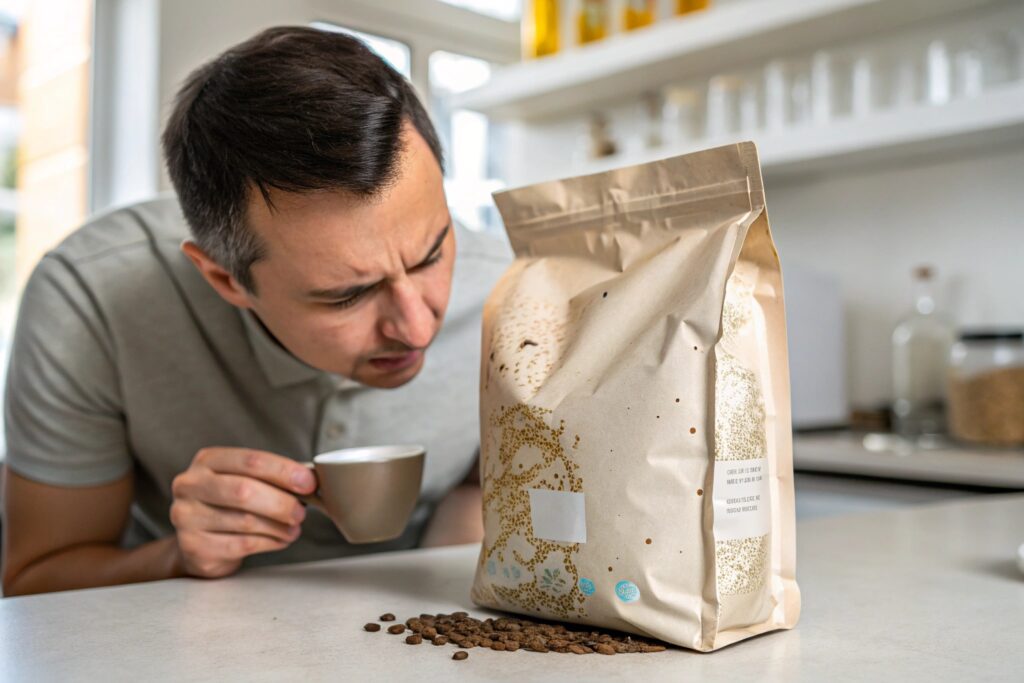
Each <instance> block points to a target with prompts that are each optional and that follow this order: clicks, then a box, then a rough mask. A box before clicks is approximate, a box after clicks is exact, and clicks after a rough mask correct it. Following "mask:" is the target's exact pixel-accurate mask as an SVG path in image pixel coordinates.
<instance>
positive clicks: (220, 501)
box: [178, 473, 306, 526]
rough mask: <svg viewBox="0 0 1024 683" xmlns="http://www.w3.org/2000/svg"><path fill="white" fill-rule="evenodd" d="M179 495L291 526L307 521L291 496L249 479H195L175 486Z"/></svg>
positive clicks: (223, 476) (213, 476) (222, 476)
mask: <svg viewBox="0 0 1024 683" xmlns="http://www.w3.org/2000/svg"><path fill="white" fill-rule="evenodd" d="M178 495H180V496H182V497H187V498H193V499H197V500H199V501H202V502H203V503H206V504H207V505H212V506H215V507H218V508H228V509H231V510H237V511H240V512H248V513H252V514H256V515H261V516H263V517H266V518H268V519H272V520H274V521H276V522H279V523H281V524H284V525H285V526H293V525H295V524H299V523H300V522H302V520H303V519H305V518H306V510H305V508H304V507H303V506H302V504H301V503H300V502H299V500H298V499H297V498H296V497H295V496H293V495H292V494H290V493H287V492H285V491H282V490H281V489H279V488H277V487H275V486H271V485H270V484H267V483H266V482H263V481H260V480H259V479H253V478H252V477H246V476H241V475H237V474H215V473H210V474H208V475H207V476H203V477H195V478H192V479H188V480H186V481H185V482H184V483H182V484H180V485H179V486H178Z"/></svg>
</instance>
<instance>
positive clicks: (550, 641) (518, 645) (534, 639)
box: [364, 612, 665, 659]
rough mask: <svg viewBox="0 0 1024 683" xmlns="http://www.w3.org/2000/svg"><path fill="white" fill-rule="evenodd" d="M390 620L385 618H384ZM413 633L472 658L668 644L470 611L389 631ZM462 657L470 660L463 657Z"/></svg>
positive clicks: (637, 649) (623, 650)
mask: <svg viewBox="0 0 1024 683" xmlns="http://www.w3.org/2000/svg"><path fill="white" fill-rule="evenodd" d="M386 616H391V617H393V616H394V615H391V614H387V615H381V619H384V617H386ZM406 627H408V629H409V630H410V631H412V634H411V635H408V636H407V637H406V639H405V642H407V643H409V644H410V645H419V644H420V643H422V642H423V641H424V640H430V641H432V642H433V644H434V645H436V646H443V645H448V644H451V645H454V646H456V647H458V648H460V650H459V652H457V653H456V654H464V655H466V656H468V653H467V652H465V650H468V649H470V648H474V647H483V648H488V649H490V650H493V651H495V652H515V651H517V650H520V649H522V650H528V651H530V652H539V653H544V652H557V653H563V654H577V655H588V654H594V653H597V654H602V655H614V654H627V653H649V652H662V651H664V650H665V646H664V645H659V644H657V643H656V641H651V640H648V639H646V638H640V637H635V636H631V635H627V634H625V633H619V632H616V631H602V630H593V629H592V628H591V627H587V626H582V625H579V624H560V623H555V622H544V621H536V620H533V619H528V618H525V617H514V616H508V617H499V618H497V619H495V618H487V619H483V620H481V619H474V618H473V617H471V616H469V614H468V613H466V612H455V613H453V614H421V615H420V616H419V617H411V618H409V619H407V620H406V622H405V624H404V625H402V624H395V625H394V626H390V627H388V632H389V633H394V634H399V633H403V632H405V629H406ZM364 628H366V630H367V631H379V630H380V628H381V627H380V624H375V623H370V624H367V625H366V626H365V627H364ZM459 659H465V657H460V658H459Z"/></svg>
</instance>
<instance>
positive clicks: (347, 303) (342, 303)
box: [327, 292, 366, 308]
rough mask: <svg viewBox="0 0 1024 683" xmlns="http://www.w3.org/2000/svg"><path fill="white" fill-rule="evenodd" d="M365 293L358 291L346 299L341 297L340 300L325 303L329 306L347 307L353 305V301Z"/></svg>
mask: <svg viewBox="0 0 1024 683" xmlns="http://www.w3.org/2000/svg"><path fill="white" fill-rule="evenodd" d="M365 294H366V292H360V293H359V294H355V295H353V296H350V297H349V298H347V299H342V300H340V301H331V302H329V303H328V304H327V305H328V306H330V307H331V308H348V307H349V306H353V305H355V303H356V302H357V301H359V300H360V299H362V298H363V296H365Z"/></svg>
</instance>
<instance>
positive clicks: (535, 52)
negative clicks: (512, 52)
mask: <svg viewBox="0 0 1024 683" xmlns="http://www.w3.org/2000/svg"><path fill="white" fill-rule="evenodd" d="M522 31H523V58H524V59H532V58H534V57H543V56H544V55H553V54H555V53H556V52H558V0H526V2H525V3H524V4H523V21H522Z"/></svg>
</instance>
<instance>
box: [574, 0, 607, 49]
mask: <svg viewBox="0 0 1024 683" xmlns="http://www.w3.org/2000/svg"><path fill="white" fill-rule="evenodd" d="M607 35H608V0H582V2H581V5H580V10H579V14H578V15H577V17H576V40H577V42H578V43H579V44H580V45H586V44H587V43H592V42H594V41H596V40H601V39H602V38H604V37H605V36H607Z"/></svg>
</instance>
